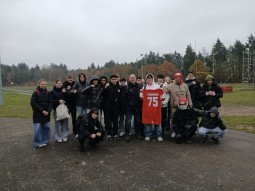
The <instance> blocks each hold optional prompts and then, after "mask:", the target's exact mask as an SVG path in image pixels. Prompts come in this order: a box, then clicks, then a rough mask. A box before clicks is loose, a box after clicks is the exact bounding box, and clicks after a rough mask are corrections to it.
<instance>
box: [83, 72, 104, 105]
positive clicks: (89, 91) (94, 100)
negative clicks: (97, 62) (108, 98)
mask: <svg viewBox="0 0 255 191" xmlns="http://www.w3.org/2000/svg"><path fill="white" fill-rule="evenodd" d="M94 80H98V82H99V79H98V77H97V76H95V75H94V76H92V77H91V79H90V85H89V86H87V87H86V88H85V89H84V90H83V91H82V92H81V94H82V95H86V96H87V107H88V109H91V108H93V107H95V108H100V104H101V100H102V96H101V93H102V87H101V86H100V85H99V83H98V84H97V86H95V87H92V86H91V85H92V82H93V81H94Z"/></svg>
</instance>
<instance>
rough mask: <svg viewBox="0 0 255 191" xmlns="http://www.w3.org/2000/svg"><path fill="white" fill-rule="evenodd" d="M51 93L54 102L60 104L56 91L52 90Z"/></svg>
mask: <svg viewBox="0 0 255 191" xmlns="http://www.w3.org/2000/svg"><path fill="white" fill-rule="evenodd" d="M50 93H51V97H52V103H53V104H55V105H58V104H59V99H58V98H57V97H56V96H54V91H53V90H52V91H51V92H50Z"/></svg>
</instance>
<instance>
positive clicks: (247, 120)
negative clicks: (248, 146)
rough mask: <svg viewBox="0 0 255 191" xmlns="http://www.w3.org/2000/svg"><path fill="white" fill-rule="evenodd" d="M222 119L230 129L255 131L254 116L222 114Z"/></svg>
mask: <svg viewBox="0 0 255 191" xmlns="http://www.w3.org/2000/svg"><path fill="white" fill-rule="evenodd" d="M222 119H223V121H224V123H225V124H226V126H227V127H228V128H229V129H235V130H241V131H246V132H251V133H255V117H254V116H222Z"/></svg>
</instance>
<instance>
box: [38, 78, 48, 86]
mask: <svg viewBox="0 0 255 191" xmlns="http://www.w3.org/2000/svg"><path fill="white" fill-rule="evenodd" d="M42 82H46V83H47V81H46V80H45V79H40V80H39V81H38V86H39V85H40V83H42Z"/></svg>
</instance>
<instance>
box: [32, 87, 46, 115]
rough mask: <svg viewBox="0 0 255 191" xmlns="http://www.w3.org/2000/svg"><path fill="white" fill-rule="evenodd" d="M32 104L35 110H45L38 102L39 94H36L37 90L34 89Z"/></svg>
mask: <svg viewBox="0 0 255 191" xmlns="http://www.w3.org/2000/svg"><path fill="white" fill-rule="evenodd" d="M30 105H31V106H32V109H33V110H36V111H39V112H43V108H42V107H41V106H39V105H38V104H37V94H36V92H35V91H34V93H33V94H32V96H31V99H30Z"/></svg>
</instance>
